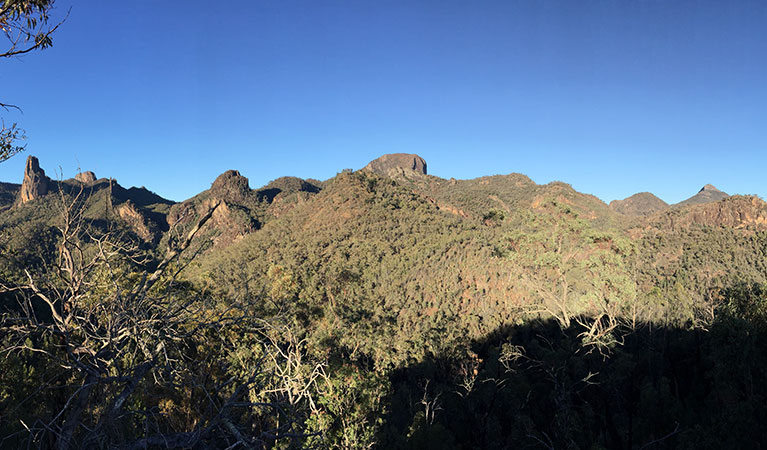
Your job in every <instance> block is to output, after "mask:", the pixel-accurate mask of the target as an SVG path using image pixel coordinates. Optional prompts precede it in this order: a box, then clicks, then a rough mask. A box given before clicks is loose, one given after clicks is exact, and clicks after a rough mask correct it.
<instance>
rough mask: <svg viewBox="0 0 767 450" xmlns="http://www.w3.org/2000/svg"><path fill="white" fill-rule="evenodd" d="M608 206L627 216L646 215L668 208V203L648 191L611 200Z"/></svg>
mask: <svg viewBox="0 0 767 450" xmlns="http://www.w3.org/2000/svg"><path fill="white" fill-rule="evenodd" d="M610 208H611V209H612V210H613V211H615V212H617V213H619V214H624V215H627V216H646V215H649V214H652V213H655V212H658V211H663V210H664V209H666V208H668V203H666V202H664V201H663V200H661V199H659V198H658V197H656V196H655V195H653V194H651V193H650V192H640V193H638V194H634V195H632V196H631V197H627V198H624V199H623V200H613V201H611V202H610Z"/></svg>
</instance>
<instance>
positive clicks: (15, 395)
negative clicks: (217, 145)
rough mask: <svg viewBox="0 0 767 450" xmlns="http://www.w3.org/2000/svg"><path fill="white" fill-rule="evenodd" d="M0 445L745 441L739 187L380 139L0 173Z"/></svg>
mask: <svg viewBox="0 0 767 450" xmlns="http://www.w3.org/2000/svg"><path fill="white" fill-rule="evenodd" d="M0 309H1V311H0V314H2V316H0V448H13V449H15V448H44V449H47V448H56V449H62V450H66V449H74V448H94V449H95V448H98V449H107V448H108V449H112V448H121V449H123V448H124V449H140V448H221V449H234V448H270V449H271V448H273V449H291V448H317V449H326V448H327V449H377V448H380V449H516V448H530V449H627V450H630V449H636V450H642V449H656V450H659V449H672V448H673V449H677V448H682V449H685V448H689V449H693V448H694V449H709V448H710V449H724V448H727V449H758V448H763V447H764V446H767V428H765V427H764V425H763V424H764V423H767V203H765V202H764V201H763V200H762V199H760V198H759V197H755V196H728V195H727V194H725V193H723V192H720V191H718V190H716V188H714V187H713V186H706V187H704V188H703V189H702V190H701V191H700V192H699V193H698V194H697V195H695V196H693V197H691V198H690V199H688V200H686V201H685V202H682V203H680V204H677V205H667V204H665V203H664V202H662V201H661V200H660V199H657V197H654V196H652V195H651V194H647V193H643V194H638V195H637V196H634V197H631V198H629V199H626V200H624V201H620V202H613V203H612V204H610V205H607V204H605V203H603V202H602V201H601V200H599V199H598V198H596V197H594V196H590V195H586V194H582V193H579V192H577V191H575V190H574V189H572V187H570V186H569V185H567V184H565V183H561V182H554V183H550V184H546V185H538V184H536V183H534V182H533V181H531V180H530V179H529V178H527V177H526V176H524V175H520V174H509V175H495V176H488V177H482V178H478V179H473V180H455V179H442V178H439V177H435V176H432V175H428V174H427V171H426V162H425V161H423V159H421V158H420V157H418V156H416V155H403V154H395V155H386V156H384V157H382V158H379V159H378V160H376V161H373V162H372V163H371V164H370V165H368V166H366V167H365V168H363V169H361V170H357V171H352V170H344V171H342V172H340V173H338V174H337V175H336V176H335V177H333V178H331V179H329V180H324V181H320V180H311V179H310V180H303V179H299V178H294V177H283V178H279V179H277V180H275V181H273V182H271V183H269V184H268V185H266V186H264V187H262V188H259V189H251V188H250V186H249V183H248V180H247V178H245V177H243V176H242V175H241V174H240V173H239V172H237V171H234V170H232V171H228V172H225V173H224V174H222V175H221V176H219V177H218V178H217V179H216V180H215V181H214V182H213V184H212V185H211V188H210V189H209V190H207V191H204V192H202V193H200V194H199V195H197V196H195V197H193V198H191V199H189V200H186V201H184V202H180V203H175V202H171V201H168V200H166V199H163V198H162V197H160V196H158V195H156V194H154V193H152V192H151V191H149V190H146V189H144V188H140V189H138V188H130V189H125V188H123V187H122V186H120V185H119V183H117V181H115V180H112V179H104V178H102V179H97V178H96V176H95V174H93V173H91V172H85V173H82V174H78V176H77V177H76V178H74V179H69V180H59V181H56V180H52V179H50V178H49V177H47V176H46V175H45V172H44V171H43V170H42V169H41V168H40V167H39V164H38V162H37V160H36V159H35V158H33V157H30V158H29V159H28V162H27V169H26V173H25V178H24V182H23V184H22V185H15V184H10V183H3V184H0Z"/></svg>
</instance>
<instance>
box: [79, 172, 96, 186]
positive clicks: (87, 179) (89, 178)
mask: <svg viewBox="0 0 767 450" xmlns="http://www.w3.org/2000/svg"><path fill="white" fill-rule="evenodd" d="M75 180H77V181H79V182H80V183H83V184H92V183H93V182H95V181H96V174H95V173H93V172H91V171H90V170H89V171H87V172H80V173H78V174H77V175H75Z"/></svg>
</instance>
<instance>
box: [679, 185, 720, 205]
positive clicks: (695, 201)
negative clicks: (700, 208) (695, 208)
mask: <svg viewBox="0 0 767 450" xmlns="http://www.w3.org/2000/svg"><path fill="white" fill-rule="evenodd" d="M727 197H729V195H727V194H726V193H725V192H722V191H720V190H719V189H717V188H715V187H714V186H712V185H710V184H707V185H705V186H703V188H702V189H701V190H700V191H698V193H697V194H695V195H693V196H692V197H690V198H688V199H687V200H685V201H683V202H679V203H677V204H676V206H688V205H700V204H703V203H711V202H718V201H719V200H722V199H724V198H727Z"/></svg>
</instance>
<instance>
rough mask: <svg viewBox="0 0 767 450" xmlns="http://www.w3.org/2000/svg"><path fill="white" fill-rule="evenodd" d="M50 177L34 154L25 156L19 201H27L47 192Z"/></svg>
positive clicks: (22, 202)
mask: <svg viewBox="0 0 767 450" xmlns="http://www.w3.org/2000/svg"><path fill="white" fill-rule="evenodd" d="M50 184H51V179H50V178H48V177H47V176H46V175H45V171H44V170H43V169H41V168H40V162H39V161H38V160H37V158H35V157H34V156H29V157H27V165H26V167H25V168H24V181H23V182H22V183H21V191H20V192H19V203H20V204H22V205H23V204H24V203H29V202H31V201H32V200H35V199H37V198H40V197H42V196H43V195H45V194H47V193H48V190H49V188H50Z"/></svg>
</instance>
